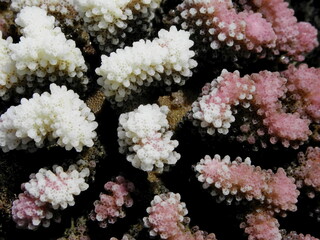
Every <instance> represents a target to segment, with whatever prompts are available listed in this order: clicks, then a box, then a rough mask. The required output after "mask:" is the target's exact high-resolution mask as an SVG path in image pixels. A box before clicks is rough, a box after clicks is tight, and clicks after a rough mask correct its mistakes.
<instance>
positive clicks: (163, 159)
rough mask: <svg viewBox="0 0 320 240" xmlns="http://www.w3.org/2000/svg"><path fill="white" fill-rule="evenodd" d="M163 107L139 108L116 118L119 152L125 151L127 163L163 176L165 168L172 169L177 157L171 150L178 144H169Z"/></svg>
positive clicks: (146, 106) (167, 125)
mask: <svg viewBox="0 0 320 240" xmlns="http://www.w3.org/2000/svg"><path fill="white" fill-rule="evenodd" d="M168 111H169V109H168V107H166V106H162V107H159V106H158V105H157V104H153V105H150V104H148V105H140V106H139V107H138V108H137V109H135V110H134V111H132V112H129V113H123V114H121V115H120V117H119V127H118V138H119V139H118V142H119V145H120V149H119V150H120V152H121V153H125V152H127V151H128V155H127V160H128V161H129V162H131V163H132V165H133V166H134V167H136V168H140V169H142V170H143V171H152V170H155V171H158V172H162V171H163V169H164V165H165V164H169V165H174V164H175V163H176V162H177V161H178V160H179V159H180V154H179V153H177V152H175V151H174V149H175V148H176V147H177V146H178V141H177V140H171V137H172V135H173V132H172V131H170V130H169V124H168V120H167V113H168Z"/></svg>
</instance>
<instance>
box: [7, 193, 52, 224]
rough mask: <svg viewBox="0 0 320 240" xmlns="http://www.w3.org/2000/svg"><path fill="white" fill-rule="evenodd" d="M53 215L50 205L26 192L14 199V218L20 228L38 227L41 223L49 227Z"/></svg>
mask: <svg viewBox="0 0 320 240" xmlns="http://www.w3.org/2000/svg"><path fill="white" fill-rule="evenodd" d="M52 217H53V213H52V210H51V208H50V206H49V205H48V204H46V203H43V202H41V201H38V199H36V198H34V197H32V196H30V195H29V194H26V193H20V194H19V199H17V200H15V201H13V206H12V219H13V221H15V222H16V223H17V226H18V227H20V228H28V229H31V230H33V229H36V228H37V227H39V225H40V224H41V225H42V226H44V227H49V225H50V219H51V218H52Z"/></svg>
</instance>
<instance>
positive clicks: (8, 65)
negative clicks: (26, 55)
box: [0, 31, 18, 99]
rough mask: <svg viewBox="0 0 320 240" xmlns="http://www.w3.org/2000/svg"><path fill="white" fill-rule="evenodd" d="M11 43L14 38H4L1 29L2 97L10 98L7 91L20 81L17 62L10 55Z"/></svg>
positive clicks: (0, 78) (0, 84)
mask: <svg viewBox="0 0 320 240" xmlns="http://www.w3.org/2000/svg"><path fill="white" fill-rule="evenodd" d="M11 43H12V38H7V40H4V39H2V32H1V31H0V55H1V58H0V97H1V98H2V99H7V98H8V95H7V94H6V93H7V92H8V90H9V89H10V88H11V87H12V86H13V85H14V84H15V83H16V82H17V81H18V77H17V75H16V69H15V64H14V62H13V61H12V59H11V58H10V56H9V52H10V49H9V45H10V44H11Z"/></svg>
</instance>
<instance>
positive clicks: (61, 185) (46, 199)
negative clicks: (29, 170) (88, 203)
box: [24, 165, 90, 209]
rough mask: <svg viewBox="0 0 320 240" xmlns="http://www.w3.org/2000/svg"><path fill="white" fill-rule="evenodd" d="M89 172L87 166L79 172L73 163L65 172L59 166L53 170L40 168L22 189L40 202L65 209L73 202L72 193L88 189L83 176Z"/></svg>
mask: <svg viewBox="0 0 320 240" xmlns="http://www.w3.org/2000/svg"><path fill="white" fill-rule="evenodd" d="M89 173H90V172H89V169H87V168H85V169H83V170H82V171H81V172H79V171H78V170H76V166H75V165H71V166H70V167H69V169H68V170H67V171H66V172H65V171H64V170H63V168H62V167H60V166H54V167H53V172H52V171H51V170H47V169H44V168H41V169H40V170H39V172H38V173H36V174H33V175H31V177H30V181H29V182H27V183H25V184H24V189H25V191H26V192H27V193H28V194H29V195H30V196H32V197H34V198H36V199H39V201H41V202H42V203H50V204H51V205H52V207H53V209H58V208H61V209H65V208H66V207H68V205H69V206H73V205H74V204H75V202H74V195H79V194H80V193H81V192H82V191H85V190H87V189H88V187H89V185H88V184H87V183H86V182H85V177H88V176H89Z"/></svg>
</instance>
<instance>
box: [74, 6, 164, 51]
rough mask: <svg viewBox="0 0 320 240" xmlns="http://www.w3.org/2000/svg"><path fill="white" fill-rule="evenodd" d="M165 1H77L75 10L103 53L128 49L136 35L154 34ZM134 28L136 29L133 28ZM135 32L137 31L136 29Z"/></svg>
mask: <svg viewBox="0 0 320 240" xmlns="http://www.w3.org/2000/svg"><path fill="white" fill-rule="evenodd" d="M161 1H162V0H108V1H106V0H75V1H74V6H75V8H76V10H77V11H78V12H79V14H80V16H81V17H82V18H83V20H84V23H85V25H86V27H87V29H88V31H89V33H90V35H92V36H93V37H94V38H95V40H96V41H97V42H98V43H99V46H100V49H101V50H104V51H106V52H111V51H112V45H114V46H116V47H124V45H125V38H126V36H127V35H130V34H132V33H133V32H138V33H140V34H141V33H142V32H146V33H148V32H150V30H149V29H150V24H151V21H152V19H153V18H154V16H155V14H154V12H155V10H156V9H157V8H159V6H160V3H161ZM132 24H134V25H133V26H131V25H132ZM133 28H135V29H133Z"/></svg>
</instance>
